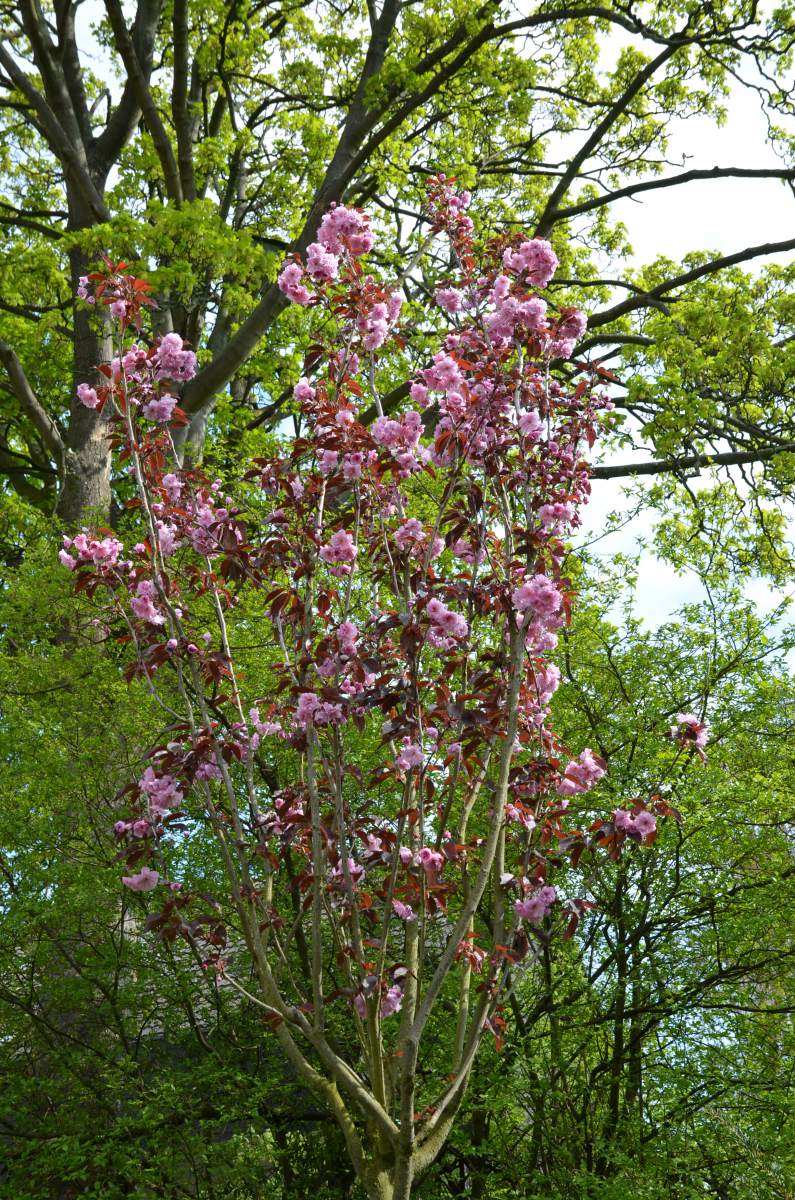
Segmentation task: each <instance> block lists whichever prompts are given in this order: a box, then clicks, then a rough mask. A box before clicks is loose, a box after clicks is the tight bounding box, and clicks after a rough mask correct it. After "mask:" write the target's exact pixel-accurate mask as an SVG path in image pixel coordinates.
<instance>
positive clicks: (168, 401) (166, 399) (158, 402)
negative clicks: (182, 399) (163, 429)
mask: <svg viewBox="0 0 795 1200" xmlns="http://www.w3.org/2000/svg"><path fill="white" fill-rule="evenodd" d="M176 407H177V397H176V396H169V395H168V394H167V393H166V395H164V396H158V397H156V398H155V399H154V400H150V401H149V403H148V404H145V405H144V406H143V408H142V409H141V412H142V413H143V415H144V416H145V417H146V419H147V420H148V421H158V422H160V423H161V424H163V423H165V422H166V421H170V420H171V414H172V413H173V411H174V409H175V408H176Z"/></svg>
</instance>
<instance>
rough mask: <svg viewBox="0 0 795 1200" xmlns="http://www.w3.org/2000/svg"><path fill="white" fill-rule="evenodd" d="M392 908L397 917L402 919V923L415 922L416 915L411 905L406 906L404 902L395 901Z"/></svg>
mask: <svg viewBox="0 0 795 1200" xmlns="http://www.w3.org/2000/svg"><path fill="white" fill-rule="evenodd" d="M392 908H393V910H394V912H395V915H396V916H398V917H400V919H401V921H413V920H414V916H415V913H414V909H413V908H412V907H411V905H410V904H404V903H403V902H402V900H393V901H392Z"/></svg>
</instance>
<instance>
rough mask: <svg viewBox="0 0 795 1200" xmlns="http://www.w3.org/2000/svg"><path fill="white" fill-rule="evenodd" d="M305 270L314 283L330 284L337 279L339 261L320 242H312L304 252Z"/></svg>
mask: <svg viewBox="0 0 795 1200" xmlns="http://www.w3.org/2000/svg"><path fill="white" fill-rule="evenodd" d="M306 269H307V271H308V272H309V274H310V275H311V276H312V278H313V279H314V280H315V282H316V283H331V281H332V280H334V279H336V278H337V271H338V269H339V259H338V258H337V256H336V254H332V253H331V252H330V251H329V250H326V248H325V247H324V246H322V245H321V244H320V242H313V243H312V245H311V246H309V247H308V249H307V252H306ZM280 286H281V285H280Z"/></svg>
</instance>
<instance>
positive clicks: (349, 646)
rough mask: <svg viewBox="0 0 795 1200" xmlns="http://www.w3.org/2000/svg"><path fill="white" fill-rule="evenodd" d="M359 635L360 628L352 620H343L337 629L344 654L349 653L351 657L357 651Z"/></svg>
mask: <svg viewBox="0 0 795 1200" xmlns="http://www.w3.org/2000/svg"><path fill="white" fill-rule="evenodd" d="M358 636H359V630H358V629H357V628H356V626H355V625H354V624H353V622H352V621H343V622H342V624H341V625H340V626H339V628H338V629H337V637H338V638H339V643H340V650H341V651H342V653H343V654H347V655H348V657H349V658H350V657H351V656H352V655H354V654H355V653H356V639H357V638H358Z"/></svg>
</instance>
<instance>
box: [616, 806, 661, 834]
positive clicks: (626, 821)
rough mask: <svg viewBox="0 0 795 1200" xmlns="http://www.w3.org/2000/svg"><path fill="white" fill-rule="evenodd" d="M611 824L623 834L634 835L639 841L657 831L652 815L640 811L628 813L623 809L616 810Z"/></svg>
mask: <svg viewBox="0 0 795 1200" xmlns="http://www.w3.org/2000/svg"><path fill="white" fill-rule="evenodd" d="M613 822H614V824H615V827H616V829H620V830H622V831H623V832H624V833H628V834H630V835H633V834H634V835H635V836H636V837H637V838H638V839H639V840H641V841H642V840H644V839H645V838H648V837H650V836H651V834H653V833H654V832H655V831H656V829H657V819H656V817H655V816H654V814H653V813H650V812H647V811H646V810H645V809H641V811H640V812H636V813H630V812H627V811H626V810H624V809H621V808H617V809H616V810H615V812H614V813H613Z"/></svg>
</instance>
